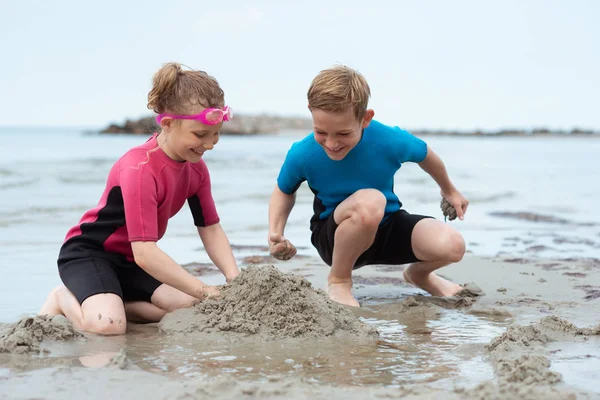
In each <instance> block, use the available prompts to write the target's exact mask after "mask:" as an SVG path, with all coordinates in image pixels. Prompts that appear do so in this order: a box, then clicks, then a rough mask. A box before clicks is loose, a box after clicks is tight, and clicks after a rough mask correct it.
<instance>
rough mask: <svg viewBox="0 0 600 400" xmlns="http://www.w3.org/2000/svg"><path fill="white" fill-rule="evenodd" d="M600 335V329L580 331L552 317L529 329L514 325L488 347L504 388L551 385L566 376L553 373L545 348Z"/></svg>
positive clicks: (582, 329) (562, 320)
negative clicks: (561, 342) (557, 343)
mask: <svg viewBox="0 0 600 400" xmlns="http://www.w3.org/2000/svg"><path fill="white" fill-rule="evenodd" d="M599 332H600V327H596V328H579V327H577V326H575V325H573V324H572V323H570V322H568V321H566V320H564V319H561V318H559V317H557V316H549V317H545V318H542V319H541V320H540V321H538V322H536V323H534V324H531V325H528V326H522V325H518V324H513V325H510V326H509V327H508V328H507V330H506V332H504V333H503V334H502V335H500V336H498V337H496V338H494V339H493V340H492V341H491V342H490V343H489V344H488V345H487V346H486V348H487V350H488V351H489V353H490V356H491V357H490V359H491V361H492V363H493V364H494V368H495V371H496V375H497V377H498V383H499V387H500V388H502V387H503V385H504V386H505V385H507V384H512V385H513V386H512V387H513V388H518V385H525V386H529V385H543V386H548V385H553V384H556V383H559V382H561V381H562V375H561V374H559V373H557V372H554V371H551V370H550V359H549V358H548V357H547V355H548V353H547V351H546V350H545V348H544V345H545V344H546V343H549V342H553V341H560V340H568V341H573V340H577V339H578V337H582V336H583V337H585V336H590V335H598V334H599ZM514 385H517V386H514Z"/></svg>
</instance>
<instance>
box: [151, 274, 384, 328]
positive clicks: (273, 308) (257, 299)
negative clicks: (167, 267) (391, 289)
mask: <svg viewBox="0 0 600 400" xmlns="http://www.w3.org/2000/svg"><path fill="white" fill-rule="evenodd" d="M159 329H160V330H161V331H163V332H165V333H193V332H202V333H206V334H208V333H219V334H220V335H223V334H226V333H229V334H231V335H233V336H235V335H238V336H239V335H242V336H258V337H261V338H262V339H280V338H323V337H329V336H337V335H344V334H350V335H353V336H356V337H361V338H367V337H377V335H378V333H377V331H376V329H375V328H373V327H371V326H369V325H367V324H365V323H363V322H361V321H360V320H359V319H358V318H357V317H356V316H355V315H354V314H353V313H352V312H351V311H350V310H349V309H347V308H345V307H343V306H342V305H340V304H338V303H336V302H333V301H331V300H330V299H329V297H328V296H327V294H326V293H325V292H323V291H322V290H315V289H314V288H313V287H312V284H311V283H310V282H308V281H307V280H306V279H305V278H303V277H301V276H298V275H295V274H291V273H287V274H286V273H283V272H281V271H279V270H278V269H277V268H275V267H274V266H272V265H268V266H250V267H248V268H247V269H245V270H242V272H241V273H240V275H239V276H238V277H237V278H236V279H235V280H234V281H233V282H232V283H231V284H230V285H227V286H224V287H223V288H222V291H221V296H220V298H216V299H215V298H209V299H207V300H205V301H203V302H201V303H198V304H197V305H195V306H194V307H191V308H187V309H181V310H177V311H175V312H172V313H169V314H167V315H166V316H165V317H164V318H163V319H162V321H161V322H160V323H159Z"/></svg>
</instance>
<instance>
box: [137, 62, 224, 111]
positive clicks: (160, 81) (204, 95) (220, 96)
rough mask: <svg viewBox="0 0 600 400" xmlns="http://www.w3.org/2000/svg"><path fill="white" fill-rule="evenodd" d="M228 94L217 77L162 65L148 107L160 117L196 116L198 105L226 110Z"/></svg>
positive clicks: (154, 79)
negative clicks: (225, 104)
mask: <svg viewBox="0 0 600 400" xmlns="http://www.w3.org/2000/svg"><path fill="white" fill-rule="evenodd" d="M224 103H225V94H224V93H223V90H222V89H221V87H220V86H219V83H218V82H217V80H216V79H215V78H213V77H212V76H210V75H208V74H207V73H206V72H204V71H196V70H184V69H183V68H182V66H181V64H178V63H174V62H170V63H167V64H165V65H163V66H162V68H161V69H159V70H158V71H157V72H156V73H155V74H154V78H153V80H152V90H150V92H149V93H148V108H149V109H150V110H153V111H154V112H155V113H157V114H161V113H164V112H170V113H173V114H192V113H194V112H195V111H194V108H197V106H198V105H200V106H202V107H204V108H207V107H223V105H224Z"/></svg>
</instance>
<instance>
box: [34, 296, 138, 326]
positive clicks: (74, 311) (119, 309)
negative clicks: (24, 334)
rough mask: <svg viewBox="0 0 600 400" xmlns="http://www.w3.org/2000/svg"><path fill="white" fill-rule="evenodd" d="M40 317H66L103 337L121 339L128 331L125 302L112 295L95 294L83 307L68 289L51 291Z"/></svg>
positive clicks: (76, 324) (74, 323)
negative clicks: (113, 336)
mask: <svg viewBox="0 0 600 400" xmlns="http://www.w3.org/2000/svg"><path fill="white" fill-rule="evenodd" d="M39 314H41V315H44V314H45V315H51V316H52V315H59V314H61V315H64V316H65V317H67V319H68V320H69V321H71V323H72V324H73V326H74V327H75V328H76V329H78V330H81V331H85V332H88V333H96V334H100V335H120V334H123V333H125V331H126V329H127V319H126V317H125V307H124V306H123V300H121V297H119V296H118V295H116V294H113V293H100V294H95V295H92V296H90V297H88V298H87V299H85V300H84V302H83V303H82V304H81V305H80V304H79V301H78V300H77V299H76V298H75V296H74V295H73V294H72V293H71V292H70V291H69V289H67V288H66V287H65V286H59V287H57V288H55V289H54V290H52V292H51V293H50V295H49V296H48V299H47V300H46V302H45V303H44V305H43V306H42V308H41V310H40V312H39Z"/></svg>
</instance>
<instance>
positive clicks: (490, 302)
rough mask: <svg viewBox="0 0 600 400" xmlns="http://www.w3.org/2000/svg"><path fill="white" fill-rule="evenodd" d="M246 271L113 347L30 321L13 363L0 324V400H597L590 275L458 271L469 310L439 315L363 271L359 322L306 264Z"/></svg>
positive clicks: (397, 280) (397, 275) (319, 270)
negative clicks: (472, 290) (218, 295)
mask: <svg viewBox="0 0 600 400" xmlns="http://www.w3.org/2000/svg"><path fill="white" fill-rule="evenodd" d="M246 261H250V263H247V264H245V265H243V266H242V268H243V269H244V273H243V274H242V275H241V276H240V277H241V278H243V279H246V280H247V281H246V282H234V283H233V284H232V285H231V287H230V288H228V289H225V290H224V296H223V298H222V300H221V301H220V302H217V301H214V300H210V301H212V302H213V303H212V304H209V303H208V302H206V303H203V304H200V305H198V306H196V307H194V308H192V309H187V310H179V311H176V312H174V313H171V314H169V315H167V316H166V317H165V318H164V319H163V321H161V323H158V324H146V325H139V324H130V325H129V326H128V333H127V334H126V335H125V336H122V337H109V338H103V337H98V336H90V335H85V336H83V337H81V336H79V335H77V334H76V333H70V331H69V333H67V334H65V333H64V332H65V331H68V329H67V328H65V321H64V320H63V319H61V318H60V317H57V318H55V319H56V321H54V322H53V321H39V319H40V318H39V317H37V318H34V320H33V322H37V325H36V324H35V323H30V324H29V325H28V326H26V325H27V324H24V322H23V321H20V322H21V323H20V327H16V328H17V329H12V337H13V342H14V335H15V332H16V333H19V332H17V331H19V330H20V332H21V334H20V335H19V338H20V339H19V340H21V341H22V342H26V341H27V340H33V341H34V342H36V341H37V339H36V335H37V337H38V338H39V337H41V339H42V340H41V341H40V342H39V347H38V348H36V347H35V346H33V347H31V346H30V347H29V348H26V349H25V348H21V349H20V350H15V348H20V347H22V346H16V347H15V346H14V345H13V346H12V347H11V346H10V343H9V345H7V343H8V342H10V340H11V335H10V332H11V331H10V329H11V328H15V326H14V324H5V325H4V326H3V329H2V332H3V339H0V351H2V353H0V362H1V364H2V366H3V368H2V369H1V370H0V372H1V373H0V398H6V399H9V398H10V399H26V398H44V399H46V398H48V399H53V398H63V397H64V395H65V393H69V395H70V396H73V397H83V396H85V397H90V398H107V397H113V396H120V397H125V396H127V397H128V398H140V399H142V398H145V399H147V398H161V399H183V398H186V399H187V398H198V399H202V398H209V397H217V398H232V399H233V398H274V399H275V398H282V399H283V398H288V399H289V398H293V399H295V398H298V399H300V398H306V397H308V396H310V397H314V398H339V397H344V398H357V399H359V398H361V399H362V398H381V397H384V398H408V399H410V398H414V399H424V398H486V399H487V398H532V399H533V398H557V399H563V398H564V399H571V398H573V399H574V398H600V391H599V390H598V389H597V386H596V385H595V383H594V382H597V381H598V379H599V378H600V373H599V372H598V371H600V369H598V366H600V350H599V349H600V324H599V321H598V319H597V317H596V316H597V315H599V312H600V303H599V302H598V299H597V297H598V296H597V291H598V290H600V262H598V260H594V259H582V260H572V261H568V260H567V261H565V260H541V259H531V260H527V259H515V258H508V259H503V258H500V257H494V258H482V257H475V256H467V257H466V258H465V259H464V260H463V261H462V262H461V263H459V264H457V265H455V266H452V267H450V268H448V269H447V270H445V271H443V273H444V276H446V277H448V278H450V279H452V280H454V281H456V282H458V283H460V284H472V285H473V286H471V287H478V288H479V289H480V291H478V292H477V294H478V295H479V296H475V297H472V296H466V297H458V296H457V297H454V298H450V299H441V298H435V297H431V296H429V295H427V294H426V293H424V292H422V291H420V290H418V289H415V288H413V287H411V286H409V285H407V284H405V283H404V282H403V281H402V279H401V276H402V275H401V272H402V267H401V266H367V267H364V268H362V269H360V270H358V271H357V272H356V273H355V285H354V292H355V295H356V297H357V299H358V300H359V302H360V303H361V306H362V307H361V308H358V309H356V308H348V307H342V306H339V305H337V304H336V303H331V302H329V301H328V300H327V296H326V295H325V293H324V292H323V291H322V290H323V289H324V283H325V282H326V274H327V267H325V266H324V265H322V264H321V263H320V262H319V260H316V259H313V258H310V257H299V258H298V259H294V260H292V261H289V262H277V261H276V260H274V259H271V258H269V257H266V256H265V255H264V253H257V254H256V255H255V256H254V257H249V258H247V259H246ZM272 266H275V267H276V268H274V267H272ZM198 272H199V273H200V274H201V275H199V276H200V277H201V278H202V279H205V280H208V281H210V280H211V279H216V278H217V275H216V274H214V271H212V270H211V269H210V268H204V269H199V270H198ZM282 286H284V289H283V290H279V291H278V290H277V288H278V287H279V288H281V287H282ZM251 292H252V293H251ZM263 300H264V301H265V304H260V302H261V301H263ZM231 301H235V302H236V304H234V303H231ZM267 306H269V307H270V309H266V308H265V307H267ZM317 311H318V315H316V314H317ZM244 321H245V322H244ZM332 321H333V322H332ZM49 323H50V324H57V326H59V328H60V329H58V330H57V329H45V328H43V325H44V324H46V325H48V324H49ZM244 323H246V325H245V326H244ZM249 326H250V328H249ZM31 327H33V328H31ZM298 327H301V329H299V328H298ZM323 327H325V329H324V328H323ZM333 327H335V328H333ZM290 328H295V329H290ZM28 329H29V330H30V331H31V329H33V331H36V330H37V334H35V333H34V334H33V335H30V336H31V337H29V338H27V337H25V336H26V335H23V332H27V331H28ZM56 332H60V334H56ZM306 332H309V334H307V333H306ZM340 332H343V333H344V334H342V335H340V334H337V333H340ZM23 337H25V338H23Z"/></svg>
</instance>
